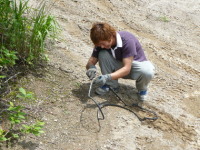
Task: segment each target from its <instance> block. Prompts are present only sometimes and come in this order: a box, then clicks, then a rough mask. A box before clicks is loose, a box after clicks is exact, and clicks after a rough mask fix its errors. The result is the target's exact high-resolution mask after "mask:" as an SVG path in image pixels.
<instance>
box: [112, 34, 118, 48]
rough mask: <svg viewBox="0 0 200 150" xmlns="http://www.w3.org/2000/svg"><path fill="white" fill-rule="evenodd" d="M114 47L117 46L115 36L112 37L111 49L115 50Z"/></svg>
mask: <svg viewBox="0 0 200 150" xmlns="http://www.w3.org/2000/svg"><path fill="white" fill-rule="evenodd" d="M116 45H117V39H116V36H113V42H112V48H115V47H116Z"/></svg>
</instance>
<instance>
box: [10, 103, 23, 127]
mask: <svg viewBox="0 0 200 150" xmlns="http://www.w3.org/2000/svg"><path fill="white" fill-rule="evenodd" d="M22 109H23V107H22V106H14V104H13V103H12V102H10V107H9V108H8V110H9V111H10V113H9V115H8V119H9V120H10V123H11V129H12V128H13V126H14V125H15V124H18V123H21V122H22V120H24V119H25V115H26V113H24V112H22Z"/></svg>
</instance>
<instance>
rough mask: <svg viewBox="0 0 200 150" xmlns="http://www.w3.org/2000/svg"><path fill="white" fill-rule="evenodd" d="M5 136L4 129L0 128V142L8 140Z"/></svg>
mask: <svg viewBox="0 0 200 150" xmlns="http://www.w3.org/2000/svg"><path fill="white" fill-rule="evenodd" d="M5 136H6V133H5V131H4V130H2V129H0V142H2V141H7V140H8V139H7V138H6V137H5Z"/></svg>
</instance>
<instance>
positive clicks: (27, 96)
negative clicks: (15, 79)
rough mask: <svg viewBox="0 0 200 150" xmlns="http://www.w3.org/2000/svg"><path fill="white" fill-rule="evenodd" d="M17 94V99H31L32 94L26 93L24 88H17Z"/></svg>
mask: <svg viewBox="0 0 200 150" xmlns="http://www.w3.org/2000/svg"><path fill="white" fill-rule="evenodd" d="M19 92H20V93H19V94H17V97H18V98H21V99H33V93H32V92H27V91H26V90H25V89H24V88H19Z"/></svg>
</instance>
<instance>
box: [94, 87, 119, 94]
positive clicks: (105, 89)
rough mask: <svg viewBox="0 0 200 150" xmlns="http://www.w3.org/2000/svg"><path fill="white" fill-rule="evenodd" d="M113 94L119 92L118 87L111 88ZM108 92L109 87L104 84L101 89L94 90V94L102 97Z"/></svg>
mask: <svg viewBox="0 0 200 150" xmlns="http://www.w3.org/2000/svg"><path fill="white" fill-rule="evenodd" d="M113 90H114V91H115V92H119V87H117V88H113ZM109 91H110V86H109V85H107V84H105V85H103V86H102V87H99V88H97V89H96V90H95V93H96V94H98V95H104V94H106V93H108V92H109Z"/></svg>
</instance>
